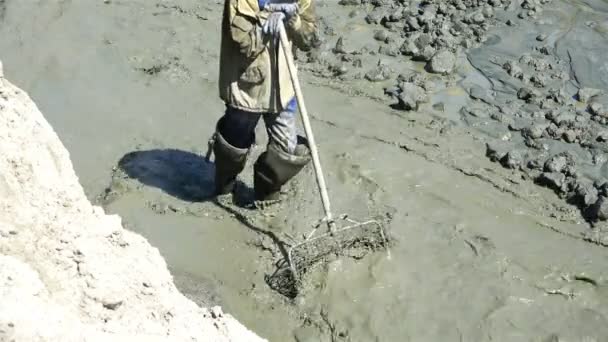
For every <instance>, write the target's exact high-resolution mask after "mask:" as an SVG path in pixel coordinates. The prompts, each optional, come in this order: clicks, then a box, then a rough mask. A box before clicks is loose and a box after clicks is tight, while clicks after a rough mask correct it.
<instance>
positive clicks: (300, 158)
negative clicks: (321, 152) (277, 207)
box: [253, 109, 310, 201]
mask: <svg viewBox="0 0 608 342" xmlns="http://www.w3.org/2000/svg"><path fill="white" fill-rule="evenodd" d="M264 122H265V124H266V130H267V131H268V147H267V149H266V151H265V152H264V153H262V155H260V157H259V158H258V160H257V161H256V163H255V165H254V178H253V182H254V189H255V198H256V200H258V201H269V200H278V199H279V195H280V191H281V187H282V186H283V185H284V184H285V183H287V182H288V181H289V180H290V179H292V178H293V177H294V176H295V175H297V174H298V172H300V170H302V168H303V167H304V166H306V164H307V163H308V162H309V161H310V153H309V150H308V144H307V141H306V139H305V138H303V137H301V136H298V135H297V132H296V114H295V110H294V109H292V110H288V111H284V112H282V113H280V114H278V115H277V114H267V115H265V116H264Z"/></svg>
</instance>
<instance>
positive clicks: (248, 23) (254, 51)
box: [230, 8, 265, 59]
mask: <svg viewBox="0 0 608 342" xmlns="http://www.w3.org/2000/svg"><path fill="white" fill-rule="evenodd" d="M231 12H232V15H231V18H230V36H231V37H232V40H233V41H234V42H235V43H236V44H237V45H238V47H239V51H240V53H241V54H243V55H244V56H246V57H247V58H248V59H253V58H255V57H256V56H257V55H259V54H260V53H261V52H262V51H263V50H264V48H265V42H264V36H263V34H262V27H261V25H260V21H259V19H257V18H255V19H254V18H251V17H249V16H245V15H242V14H239V13H238V12H237V11H236V10H235V9H234V8H233V9H232V11H231Z"/></svg>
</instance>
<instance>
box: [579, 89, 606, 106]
mask: <svg viewBox="0 0 608 342" xmlns="http://www.w3.org/2000/svg"><path fill="white" fill-rule="evenodd" d="M601 93H602V91H601V90H600V89H595V88H581V89H579V90H578V94H577V97H578V100H579V101H580V102H582V103H588V102H589V100H591V98H592V97H594V96H597V95H600V94H601Z"/></svg>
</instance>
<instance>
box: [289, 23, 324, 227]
mask: <svg viewBox="0 0 608 342" xmlns="http://www.w3.org/2000/svg"><path fill="white" fill-rule="evenodd" d="M279 37H280V39H281V44H280V45H281V50H282V51H283V54H284V55H285V59H286V60H287V69H289V76H290V77H291V83H292V84H293V90H294V92H295V93H296V100H297V101H298V108H299V111H300V116H301V117H302V123H303V125H304V131H305V132H306V138H307V139H308V143H309V147H310V154H311V155H312V164H313V166H314V169H315V175H316V178H317V185H318V186H319V193H321V202H323V209H324V210H325V219H324V220H325V221H327V225H328V228H329V230H330V232H333V231H334V230H335V222H334V220H333V215H332V213H331V208H330V203H329V195H328V194H327V185H326V184H325V177H324V176H323V169H322V168H321V161H320V160H319V152H318V150H317V144H316V143H315V137H314V135H313V133H312V127H311V125H310V119H309V117H308V111H307V110H306V104H305V103H304V96H303V95H302V89H301V87H300V81H299V79H298V74H297V70H296V66H295V63H294V58H293V55H292V53H291V50H290V49H289V47H290V44H289V40H288V39H287V32H286V31H285V26H284V25H283V22H281V23H279Z"/></svg>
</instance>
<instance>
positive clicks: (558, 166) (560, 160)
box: [545, 154, 570, 172]
mask: <svg viewBox="0 0 608 342" xmlns="http://www.w3.org/2000/svg"><path fill="white" fill-rule="evenodd" d="M569 164H570V163H569V160H568V158H567V157H566V156H565V155H561V154H560V155H556V156H554V157H552V158H550V159H549V160H547V162H546V163H545V171H547V172H562V171H564V169H565V168H566V166H568V165H569Z"/></svg>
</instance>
